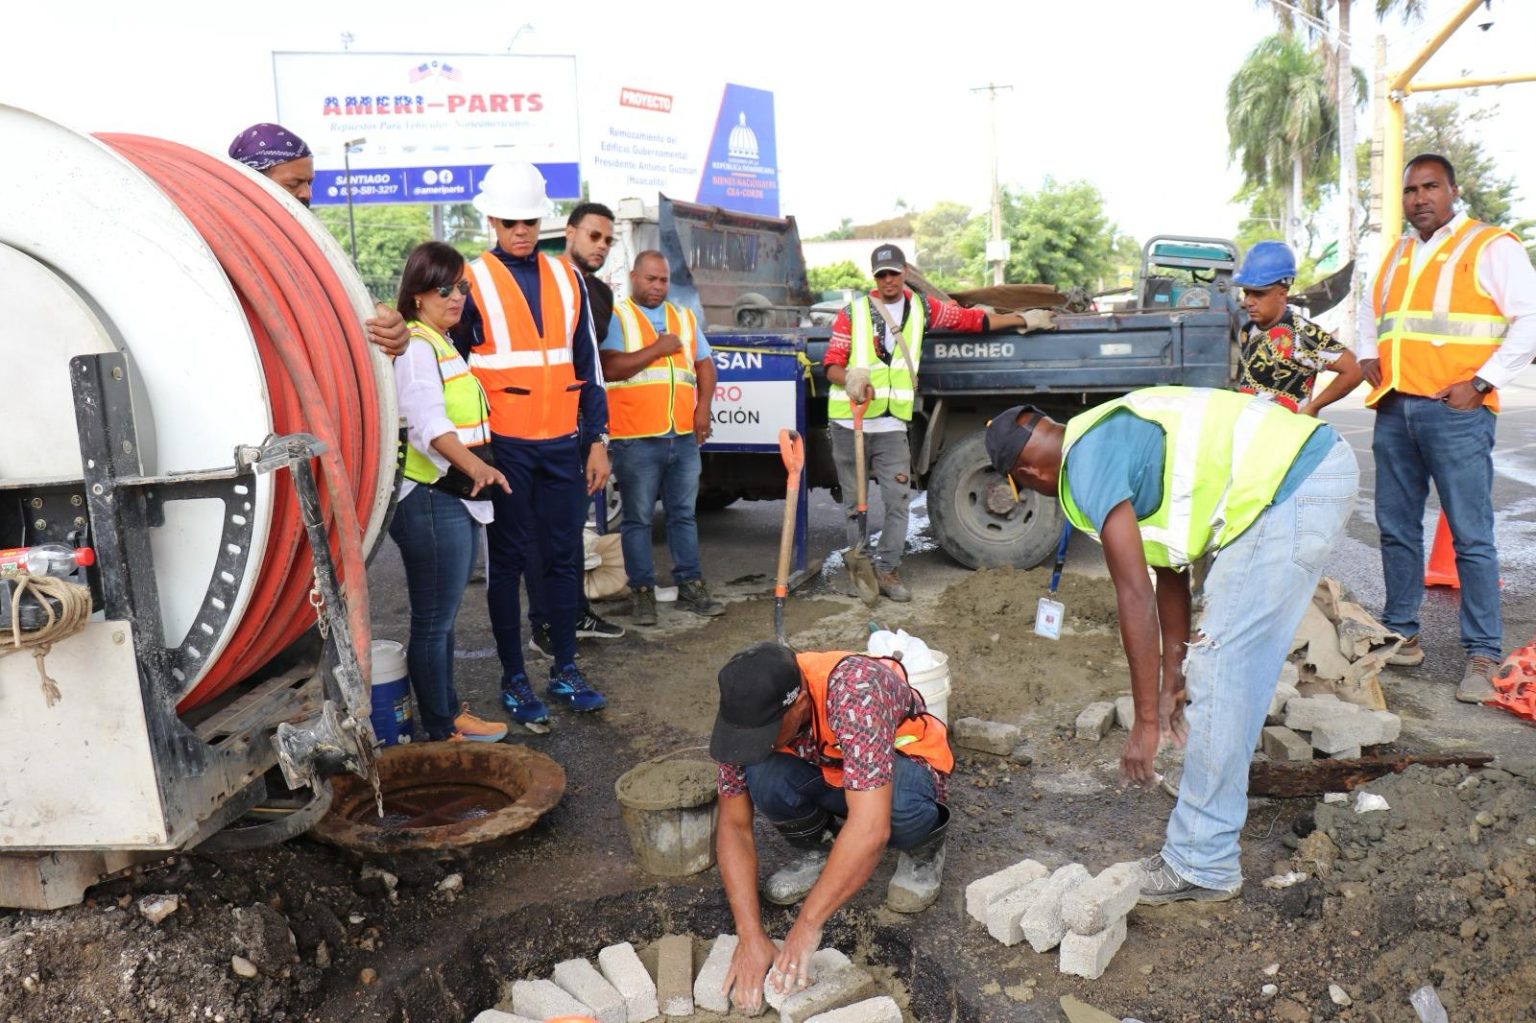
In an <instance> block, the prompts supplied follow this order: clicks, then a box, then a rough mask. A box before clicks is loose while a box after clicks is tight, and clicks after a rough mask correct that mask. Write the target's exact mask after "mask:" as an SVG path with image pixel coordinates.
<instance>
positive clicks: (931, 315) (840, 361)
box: [821, 291, 987, 366]
mask: <svg viewBox="0 0 1536 1023" xmlns="http://www.w3.org/2000/svg"><path fill="white" fill-rule="evenodd" d="M904 294H905V296H906V302H905V304H904V305H903V306H902V314H901V322H900V323H899V324H897V326H900V327H905V326H906V325H907V317H908V316H910V315H911V314H912V299H913V298H914V297H916V296H914V295H913V294H912V292H911V291H906V292H904ZM869 300H870V302H871V303H874V302H884V301H885V300H884V299H883V298H881V297H880V293H879V292H870V295H869ZM922 302H923V311H924V312H925V313H926V314H927V321H926V322H927V328H926V329H928V330H951V331H954V332H955V333H957V334H979V333H981V332H982V331H984V330H986V329H987V314H986V311H985V310H982V309H966V308H963V307H961V306H958V305H955V304H954V303H953V302H940V301H939V300H938V299H936V298H931V297H924V298H923V299H922ZM869 315H870V316H871V317H873V319H874V321H875V326H876V327H877V328H878V329H877V330H876V331H875V354H876V355H878V356H879V357H880V361H881V362H884V363H889V362H890V361H891V352H890V350H889V348H888V346H887V345H886V343H885V335H886V332H887V331H886V327H885V318H884V317H883V316H881V315H880V312H879V310H877V309H871V310H870V311H869ZM852 347H853V317H852V316H850V315H849V313H848V307H847V306H844V307H843V309H842V311H841V312H839V313H838V314H837V319H835V320H833V321H832V339H831V340H830V341H828V342H827V351H826V354H825V355H823V356H822V357H821V364H822V365H823V366H846V365H848V355H849V351H850V349H851V348H852ZM914 358H915V356H914Z"/></svg>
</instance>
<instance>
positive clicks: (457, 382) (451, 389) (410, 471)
mask: <svg viewBox="0 0 1536 1023" xmlns="http://www.w3.org/2000/svg"><path fill="white" fill-rule="evenodd" d="M409 326H410V331H411V337H412V338H414V339H416V340H420V341H425V342H426V343H427V344H429V345H431V346H432V352H433V354H434V355H436V356H437V375H438V377H439V378H440V379H441V380H442V381H443V414H444V415H445V416H447V417H448V420H449V422H451V423H453V430H454V433H456V434H458V437H459V440H461V441H463V442H464V445H465V446H466V447H473V446H475V445H476V444H487V443H489V442H490V439H491V426H490V423H491V412H490V408H489V406H488V405H487V403H486V400H485V391H484V390H483V389H482V388H481V387H480V381H478V380H476V379H475V377H474V375H473V374H472V373H470V371H469V367H468V366H467V365H465V364H464V359H463V357H462V356H460V355H459V350H458V349H457V348H455V347H453V345H452V344H450V343H449V341H448V339H447V338H445V337H443V335H441V334H439V333H438V332H437V331H435V330H433V329H432V328H431V327H429V326H427V325H426V324H425V323H422V322H420V321H419V320H412V321H411V322H410V324H409ZM440 476H442V472H441V471H439V470H438V468H437V466H435V465H433V464H432V459H430V458H428V457H427V455H426V453H425V452H423V451H420V450H418V449H417V448H416V446H415V445H414V444H410V443H407V444H406V452H405V478H406V479H408V480H415V481H416V482H417V483H436V482H437V480H438V477H440Z"/></svg>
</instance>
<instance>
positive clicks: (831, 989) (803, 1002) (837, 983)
mask: <svg viewBox="0 0 1536 1023" xmlns="http://www.w3.org/2000/svg"><path fill="white" fill-rule="evenodd" d="M875 992H876V988H875V978H874V977H871V976H870V975H869V974H868V973H866V972H865V971H863V970H861V969H859V968H858V967H857V966H845V967H843V968H841V969H836V970H831V971H829V972H827V973H825V974H823V975H821V976H819V977H817V978H816V980H815V981H814V982H813V983H812V984H811V986H810V987H808V988H806V989H805V990H803V991H796V992H795V993H794V994H792V995H790V996H789V997H788V998H786V999H784V1005H783V1006H782V1007H781V1008H780V1009H779V1023H805V1021H806V1020H808V1019H810V1018H811V1017H812V1016H817V1015H820V1014H821V1013H823V1012H827V1011H828V1010H831V1009H840V1008H842V1007H843V1006H845V1005H849V1004H851V1003H853V1002H857V1001H860V1000H862V999H865V998H868V997H870V996H871V995H873V994H875Z"/></svg>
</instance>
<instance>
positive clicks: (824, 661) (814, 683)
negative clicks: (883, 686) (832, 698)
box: [779, 651, 955, 788]
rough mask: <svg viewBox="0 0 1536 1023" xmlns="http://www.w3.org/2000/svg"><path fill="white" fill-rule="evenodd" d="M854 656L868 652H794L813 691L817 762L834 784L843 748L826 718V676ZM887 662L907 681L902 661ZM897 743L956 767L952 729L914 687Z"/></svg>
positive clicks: (908, 752)
mask: <svg viewBox="0 0 1536 1023" xmlns="http://www.w3.org/2000/svg"><path fill="white" fill-rule="evenodd" d="M855 656H857V657H863V656H865V655H864V654H850V653H848V652H846V651H844V652H832V653H810V654H796V655H795V660H796V661H797V662H798V663H799V665H800V677H801V678H802V679H804V680H805V686H806V688H807V689H808V690H810V694H811V727H812V729H814V734H815V736H816V748H817V755H818V758H819V760H820V762H819V763H818V764H817V766H818V767H820V768H821V776H822V777H823V778H824V779H826V782H827V784H828V785H830V786H832V787H833V788H842V787H843V751H842V749H841V748H840V747H839V746H838V745H837V736H836V735H834V734H833V732H832V726H831V725H830V724H829V723H828V721H827V679H828V678H830V677H831V675H832V669H834V668H836V667H837V666H838V665H839V664H841V663H842V662H843V660H844V659H845V658H848V657H855ZM877 659H878V660H885V659H884V658H877ZM887 663H889V664H894V665H895V666H896V667H897V669H898V670H899V671H900V672H901V677H902V679H903V681H905V679H906V677H907V670H906V669H905V668H903V667H901V662H900V661H888V662H887ZM895 747H896V752H897V753H900V754H901V755H902V756H907V757H911V758H912V759H914V760H921V761H923V762H924V763H926V764H927V765H928V766H929V767H932V768H933V769H934V770H936V771H939V772H940V773H942V774H949V773H950V772H951V771H953V770H954V769H955V754H954V753H953V752H952V751H951V750H950V748H949V729H947V728H945V727H944V722H942V721H940V720H939V719H938V718H936V717H934V716H933V715H932V714H929V713H928V712H927V710H925V709H924V704H923V697H922V694H921V693H919V692H918V691H917V690H915V689H914V690H912V709H911V713H910V714H909V716H908V717H907V718H906V719H904V720H903V721H902V722H901V724H900V725H898V726H897V728H896V741H895ZM779 752H780V753H789V754H791V755H793V754H794V752H795V751H794V750H793V749H792V748H790V747H789V746H781V747H779Z"/></svg>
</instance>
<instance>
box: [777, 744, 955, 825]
mask: <svg viewBox="0 0 1536 1023" xmlns="http://www.w3.org/2000/svg"><path fill="white" fill-rule="evenodd" d="M892 789H893V791H892V792H891V838H890V841H889V842H888V843H887V844H888V845H890V846H891V847H892V848H894V849H910V848H912V847H913V846H914V845H916V844H917V843H919V842H921V841H922V840H923V839H925V838H927V837H928V835H929V833H930V832H932V831H933V829H934V827H935V826H936V825H937V824H938V823H939V818H940V813H939V801H938V799H937V798H936V797H935V795H934V792H933V775H932V773H931V772H929V770H928V767H927V765H925V764H921V763H918V762H917V761H916V760H913V759H912V758H911V757H904V756H902V755H901V754H899V753H898V754H896V777H895V779H894V781H893V783H892ZM747 794H748V795H749V796H751V797H752V805H753V806H755V807H757V808H758V809H759V810H761V811H763V816H765V817H767V818H768V819H769V820H770V821H773V822H775V823H783V822H785V821H795V820H800V819H801V818H803V817H809V816H810V815H811V814H812V813H813V812H815V810H816V809H817V808H818V807H820V808H821V809H823V810H826V811H827V812H828V813H830V814H832V816H834V817H842V818H847V816H848V797H847V794H846V793H844V792H843V790H842V789H840V788H833V787H832V786H831V785H828V784H827V781H826V779H825V778H823V777H822V776H821V768H819V767H817V766H815V765H814V764H808V763H806V762H805V761H804V760H801V759H800V758H799V757H796V756H791V755H790V754H788V753H775V754H773V755H772V756H771V757H769V758H768V759H767V760H764V761H763V762H762V763H761V764H753V765H752V766H751V767H749V768H747Z"/></svg>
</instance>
